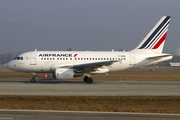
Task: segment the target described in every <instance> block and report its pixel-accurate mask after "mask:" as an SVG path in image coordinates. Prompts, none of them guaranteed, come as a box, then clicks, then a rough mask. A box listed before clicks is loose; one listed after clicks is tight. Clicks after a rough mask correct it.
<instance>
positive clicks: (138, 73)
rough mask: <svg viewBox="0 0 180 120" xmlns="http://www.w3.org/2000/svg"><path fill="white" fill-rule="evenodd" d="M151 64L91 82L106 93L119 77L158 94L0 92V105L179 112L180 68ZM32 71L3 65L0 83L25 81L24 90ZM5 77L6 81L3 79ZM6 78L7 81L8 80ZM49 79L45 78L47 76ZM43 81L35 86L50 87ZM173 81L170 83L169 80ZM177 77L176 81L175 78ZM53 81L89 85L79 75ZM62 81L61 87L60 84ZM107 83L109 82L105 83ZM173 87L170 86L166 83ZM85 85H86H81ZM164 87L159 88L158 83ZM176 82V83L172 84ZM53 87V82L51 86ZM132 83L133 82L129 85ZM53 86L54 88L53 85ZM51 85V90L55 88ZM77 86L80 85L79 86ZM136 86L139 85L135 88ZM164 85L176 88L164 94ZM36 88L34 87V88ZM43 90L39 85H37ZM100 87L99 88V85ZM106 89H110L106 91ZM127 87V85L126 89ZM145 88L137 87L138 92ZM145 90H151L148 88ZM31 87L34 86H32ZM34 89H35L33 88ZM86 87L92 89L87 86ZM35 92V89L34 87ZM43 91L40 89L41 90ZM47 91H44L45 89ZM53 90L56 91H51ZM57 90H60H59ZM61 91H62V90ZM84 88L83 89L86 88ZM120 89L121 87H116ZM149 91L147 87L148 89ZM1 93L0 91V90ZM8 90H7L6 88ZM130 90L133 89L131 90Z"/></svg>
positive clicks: (109, 110) (27, 107)
mask: <svg viewBox="0 0 180 120" xmlns="http://www.w3.org/2000/svg"><path fill="white" fill-rule="evenodd" d="M150 69H152V68H142V69H138V70H131V71H122V72H118V73H110V74H109V75H108V76H106V75H102V74H101V75H93V76H92V77H93V78H94V80H95V81H96V80H98V81H101V79H102V82H95V84H94V83H93V84H94V85H96V87H97V86H98V84H99V85H102V84H103V85H104V84H107V86H105V87H106V88H107V93H110V92H111V93H112V94H113V92H118V91H119V89H116V87H114V88H115V89H116V90H112V89H108V88H110V87H113V85H114V86H115V85H116V84H117V81H118V84H121V83H120V81H123V82H125V83H124V84H121V86H127V87H129V85H133V86H135V87H136V88H137V86H144V85H145V87H147V84H151V86H150V87H152V91H154V92H156V91H157V92H159V94H158V95H148V94H147V95H133V94H131V95H114V96H110V95H102V96H101V95H94V96H93V95H89V96H88V95H87V96H84V95H79V96H77V95H74V96H64V95H63V96H61V95H59V96H57V95H8V94H3V95H2V94H1V95H0V109H26V110H27V109H28V110H65V111H108V112H139V113H171V114H172V113H175V114H180V95H179V93H180V90H179V87H178V86H179V85H180V83H179V80H180V74H179V73H180V69H179V68H156V69H154V71H153V70H150ZM38 76H39V77H43V74H39V75H38ZM30 77H31V74H29V73H18V72H12V71H8V70H7V69H6V68H3V67H2V69H1V72H0V78H1V79H3V80H1V83H0V85H2V86H5V87H6V86H7V87H8V86H9V88H8V89H7V90H10V89H11V88H10V84H12V85H14V84H15V85H14V86H16V89H18V86H17V85H20V83H21V85H22V83H23V84H24V85H22V86H24V87H23V89H22V90H21V91H23V90H25V91H26V85H27V86H29V84H27V83H30V81H29V82H27V79H29V80H30ZM13 78H16V79H15V82H13ZM24 78H25V79H26V80H25V81H23V80H17V79H24ZM6 79H7V82H6ZM8 79H10V81H9V82H8ZM104 80H108V81H111V82H104ZM126 80H127V81H128V80H133V82H130V83H127V82H126ZM138 80H140V81H141V80H143V81H146V80H147V81H151V80H153V81H156V80H158V83H157V84H158V85H160V86H156V82H153V83H149V82H147V83H142V82H136V81H138ZM164 80H165V81H168V82H165V83H164V84H161V81H162V82H163V81H164ZM39 81H40V80H39ZM47 81H48V80H47ZM47 81H45V83H46V84H43V82H38V83H35V85H34V86H37V87H39V85H46V86H44V89H43V90H45V89H48V90H50V88H48V87H47V86H50V85H51V84H50V83H51V81H48V82H47ZM171 81H172V83H171ZM176 81H177V82H176ZM52 83H56V84H57V85H56V87H57V86H58V84H61V83H63V85H65V86H66V87H67V86H70V85H71V86H72V85H73V84H74V85H75V86H76V85H77V84H78V85H79V84H80V85H79V87H80V86H82V90H86V89H88V88H89V87H88V86H91V85H88V84H85V83H83V82H82V81H81V77H80V78H76V79H75V82H71V81H67V82H66V81H63V82H54V81H52ZM63 85H61V87H62V86H63ZM108 85H109V86H108ZM168 85H169V86H171V87H172V88H169V86H168ZM30 86H33V83H30ZM83 86H85V87H83ZM153 86H155V87H157V88H160V89H159V90H160V91H158V89H155V88H153ZM162 86H163V87H164V86H165V87H164V88H163V89H161V87H162ZM174 86H175V87H174ZM54 87H55V86H54ZM130 87H132V86H130ZM54 89H55V88H54ZM54 89H53V88H52V93H53V91H54ZM79 89H80V88H79ZM137 89H138V88H137ZM166 89H168V90H172V89H173V91H171V92H172V93H174V92H176V94H177V95H176V94H175V95H170V94H167V95H164V94H161V93H162V92H163V91H164V92H165V93H166V91H165V90H166ZM12 90H15V88H12ZM36 90H37V89H35V91H36ZM39 90H42V89H39ZM101 90H102V89H101ZM108 90H109V91H108ZM125 90H126V89H125ZM128 90H131V91H133V90H135V89H130V88H129V89H128ZM142 90H144V89H139V92H140V91H142ZM148 90H150V91H151V89H150V88H149V89H148ZM32 91H33V89H32ZM35 91H34V92H33V93H36V92H35ZM89 91H93V89H92V90H89ZM37 92H38V91H37ZM41 92H42V91H41ZM46 92H47V91H46ZM54 92H56V91H54ZM58 92H60V91H58ZM61 92H64V91H61ZM85 92H86V91H85ZM101 92H102V93H103V91H99V93H101ZM119 92H122V91H119ZM147 92H148V91H147ZM0 93H1V91H0ZM7 93H8V92H7ZM132 93H133V92H132Z"/></svg>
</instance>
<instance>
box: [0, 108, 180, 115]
mask: <svg viewBox="0 0 180 120" xmlns="http://www.w3.org/2000/svg"><path fill="white" fill-rule="evenodd" d="M0 111H17V112H18V111H19V112H22V111H24V112H61V113H89V114H128V115H159V116H162V115H170V116H180V114H170V113H169V114H168V113H133V112H100V111H58V110H14V109H0Z"/></svg>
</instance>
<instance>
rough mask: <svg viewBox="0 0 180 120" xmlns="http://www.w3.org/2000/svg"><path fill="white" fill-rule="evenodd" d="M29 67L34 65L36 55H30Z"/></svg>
mask: <svg viewBox="0 0 180 120" xmlns="http://www.w3.org/2000/svg"><path fill="white" fill-rule="evenodd" d="M30 65H36V54H34V53H33V54H31V58H30Z"/></svg>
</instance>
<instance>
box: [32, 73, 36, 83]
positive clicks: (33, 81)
mask: <svg viewBox="0 0 180 120" xmlns="http://www.w3.org/2000/svg"><path fill="white" fill-rule="evenodd" d="M36 78H37V75H36V73H32V79H31V82H32V83H35V82H36Z"/></svg>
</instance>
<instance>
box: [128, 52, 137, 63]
mask: <svg viewBox="0 0 180 120" xmlns="http://www.w3.org/2000/svg"><path fill="white" fill-rule="evenodd" d="M129 57H130V61H129V64H130V65H135V64H136V59H135V54H130V55H129Z"/></svg>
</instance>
